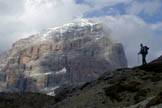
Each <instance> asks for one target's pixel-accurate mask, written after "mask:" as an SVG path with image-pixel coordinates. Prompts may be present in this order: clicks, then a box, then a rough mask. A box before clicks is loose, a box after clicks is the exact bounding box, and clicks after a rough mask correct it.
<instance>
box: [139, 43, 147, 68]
mask: <svg viewBox="0 0 162 108" xmlns="http://www.w3.org/2000/svg"><path fill="white" fill-rule="evenodd" d="M140 46H141V50H140V52H139V53H138V55H140V54H141V56H142V65H145V64H147V62H146V56H147V54H148V50H149V47H147V46H143V44H140Z"/></svg>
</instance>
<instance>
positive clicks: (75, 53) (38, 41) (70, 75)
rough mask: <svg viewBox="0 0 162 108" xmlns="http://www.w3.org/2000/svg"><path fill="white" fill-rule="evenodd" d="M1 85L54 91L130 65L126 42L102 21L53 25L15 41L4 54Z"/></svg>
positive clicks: (13, 89)
mask: <svg viewBox="0 0 162 108" xmlns="http://www.w3.org/2000/svg"><path fill="white" fill-rule="evenodd" d="M0 58H1V59H0V74H1V75H0V76H1V78H0V80H1V89H2V91H4V90H9V91H33V92H43V93H47V94H49V95H54V92H53V91H54V90H55V89H56V88H59V87H60V86H63V85H67V84H79V83H83V82H87V81H92V80H95V79H96V78H98V77H99V75H101V74H103V73H104V72H106V71H108V70H114V69H117V68H123V67H127V60H126V57H125V53H124V49H123V46H122V45H121V44H120V43H114V42H112V41H111V40H110V38H109V34H108V30H107V29H105V28H104V27H103V26H102V24H100V23H97V22H95V21H92V20H87V19H82V20H80V21H75V22H72V23H69V24H65V25H63V26H60V27H55V28H49V29H47V30H44V31H42V32H40V33H38V34H35V35H32V36H30V37H28V38H25V39H21V40H19V41H17V42H16V43H14V44H13V46H12V48H11V49H10V50H9V51H7V52H6V53H5V54H3V55H1V57H0Z"/></svg>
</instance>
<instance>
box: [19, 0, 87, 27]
mask: <svg viewBox="0 0 162 108" xmlns="http://www.w3.org/2000/svg"><path fill="white" fill-rule="evenodd" d="M87 10H88V6H86V5H83V4H76V2H75V1H74V0H27V1H26V3H25V11H24V13H23V15H22V16H21V17H20V18H19V20H21V21H22V22H24V23H25V24H26V25H28V26H31V27H32V28H34V29H43V28H47V27H49V26H58V25H61V24H64V23H67V22H70V21H71V20H73V19H75V18H77V17H82V16H83V13H85V12H86V11H87Z"/></svg>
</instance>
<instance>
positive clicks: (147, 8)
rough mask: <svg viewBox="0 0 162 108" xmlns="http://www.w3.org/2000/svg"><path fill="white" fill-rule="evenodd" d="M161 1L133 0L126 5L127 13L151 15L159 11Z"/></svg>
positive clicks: (161, 4)
mask: <svg viewBox="0 0 162 108" xmlns="http://www.w3.org/2000/svg"><path fill="white" fill-rule="evenodd" d="M161 6H162V2H161V1H160V0H147V1H144V2H139V1H134V2H132V3H131V5H130V6H128V9H127V12H128V13H129V14H134V15H138V14H140V13H142V12H143V13H144V14H147V15H149V16H153V15H154V14H156V13H157V12H159V11H160V8H161Z"/></svg>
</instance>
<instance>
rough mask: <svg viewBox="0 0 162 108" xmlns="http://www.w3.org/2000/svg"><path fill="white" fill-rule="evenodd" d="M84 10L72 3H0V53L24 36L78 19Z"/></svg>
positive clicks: (48, 0) (36, 0) (12, 0)
mask: <svg viewBox="0 0 162 108" xmlns="http://www.w3.org/2000/svg"><path fill="white" fill-rule="evenodd" d="M88 8H89V7H88V6H87V5H85V4H77V3H76V2H75V0H0V18H1V20H0V50H6V49H7V48H9V46H10V45H11V44H12V43H13V42H14V41H16V40H18V39H20V38H24V37H26V36H28V34H31V33H35V32H38V31H40V30H42V29H46V28H48V27H54V26H58V25H61V24H64V23H67V22H70V21H72V20H74V19H75V18H78V17H82V16H83V14H84V13H85V12H86V11H87V10H89V9H88ZM25 34H26V35H25Z"/></svg>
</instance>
